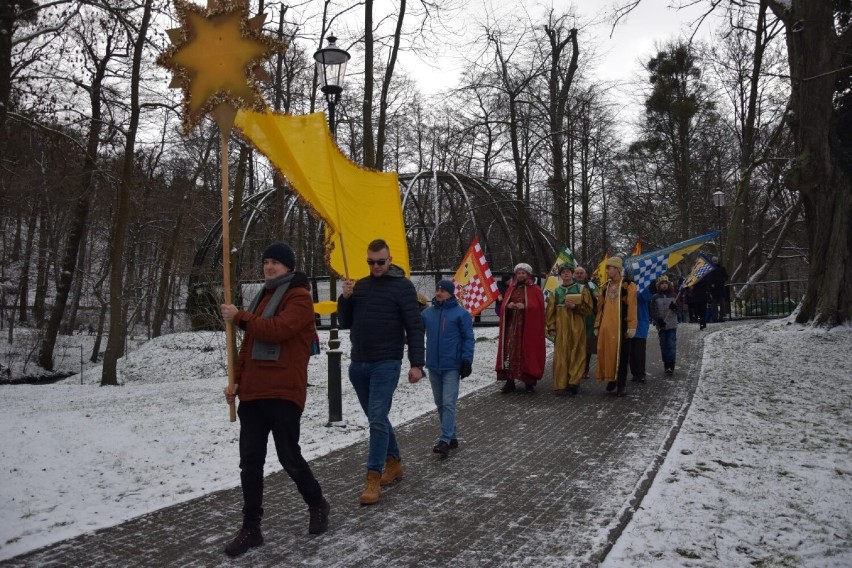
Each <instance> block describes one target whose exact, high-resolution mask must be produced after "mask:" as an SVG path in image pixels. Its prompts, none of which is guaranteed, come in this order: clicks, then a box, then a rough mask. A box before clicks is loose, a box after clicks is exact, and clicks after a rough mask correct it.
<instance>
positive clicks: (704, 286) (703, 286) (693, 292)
mask: <svg viewBox="0 0 852 568" xmlns="http://www.w3.org/2000/svg"><path fill="white" fill-rule="evenodd" d="M710 274H712V272H711V273H710ZM707 276H709V274H708V275H707ZM709 301H710V287H709V286H708V282H707V277H706V276H705V277H704V278H702V279H701V280H699V281H698V282H696V283H695V285H694V286H690V288H689V300H688V303H690V304H702V305H705V306H706V305H707V302H709Z"/></svg>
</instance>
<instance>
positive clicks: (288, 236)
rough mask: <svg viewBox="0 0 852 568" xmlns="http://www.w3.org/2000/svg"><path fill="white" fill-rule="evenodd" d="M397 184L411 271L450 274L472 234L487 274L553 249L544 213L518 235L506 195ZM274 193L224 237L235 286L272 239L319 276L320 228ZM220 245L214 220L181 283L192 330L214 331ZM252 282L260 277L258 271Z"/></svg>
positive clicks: (538, 262) (433, 175)
mask: <svg viewBox="0 0 852 568" xmlns="http://www.w3.org/2000/svg"><path fill="white" fill-rule="evenodd" d="M399 185H400V195H401V201H402V211H403V219H404V222H405V226H406V237H407V240H408V252H409V260H410V265H411V269H412V270H413V271H424V272H437V271H442V272H445V273H446V272H455V270H456V268H457V267H458V265H459V262H460V261H461V259H462V257H463V256H464V254H465V252H466V251H467V248H468V246H469V245H470V242H471V240H472V239H473V237H477V238H478V239H479V242H480V244H481V245H482V247H483V250H484V251H485V255H486V258H487V259H488V263H489V266H490V267H491V269H492V270H493V271H495V272H506V271H511V270H512V268H513V267H514V266H515V264H517V263H518V262H526V263H529V264H530V265H532V266H533V268H534V270H536V271H538V272H545V271H547V270H548V269H549V268H550V264H551V263H552V262H553V258H554V254H555V250H556V248H557V244H556V240H555V238H554V237H553V235H552V234H551V233H550V232H549V231H548V230H547V229H546V228H545V227H544V226H543V225H541V224H540V222H539V221H538V219H542V218H544V217H545V215H544V213H545V212H541V213H543V214H542V215H539V214H531V215H530V216H529V224H528V226H527V227H526V229H525V231H524V232H523V234H519V233H518V227H517V225H516V224H515V222H514V219H515V217H516V215H517V208H516V201H515V198H514V195H513V194H512V192H511V191H507V190H505V189H501V188H499V187H496V186H493V185H490V184H488V183H487V182H485V181H484V180H482V179H478V178H473V177H471V176H468V175H465V174H461V173H458V172H444V171H433V170H428V171H422V172H417V173H411V174H400V175H399ZM278 191H286V190H285V189H284V188H282V189H277V188H273V189H269V190H266V191H262V192H258V193H255V194H254V195H251V196H249V197H247V198H246V199H245V200H244V201H243V207H242V215H241V223H240V227H241V232H240V234H239V236H238V238H234V236H232V239H233V240H232V242H233V246H234V248H236V249H237V250H239V251H240V255H239V258H238V260H237V263H236V264H235V270H236V274H237V279H236V280H237V281H239V280H240V278H241V276H242V277H245V275H246V274H247V273H248V272H252V271H253V270H254V267H255V266H259V263H257V264H254V262H253V261H254V260H257V259H259V258H260V255H261V254H262V252H263V249H264V247H266V245H268V244H269V243H270V242H272V241H286V242H290V243H293V244H294V248H296V249H297V250H296V255H297V263H298V264H299V266H300V267H301V268H300V270H304V271H305V272H308V273H309V274H311V275H312V276H320V275H323V274H324V273H325V270H326V268H325V262H324V259H325V249H324V235H325V227H324V224H323V223H322V222H321V221H308V222H307V223H306V222H305V220H306V219H308V218H309V217H310V215H308V213H307V208H306V206H305V205H304V204H302V203H301V202H300V201H299V198H298V196H296V195H295V194H294V193H293V192H290V191H287V193H286V195H285V196H284V198H283V200H278V199H274V197H276V192H278ZM279 204H281V208H280V210H279V207H278V206H279ZM276 227H283V229H284V231H283V234H276ZM221 243H222V220H221V219H219V221H218V222H217V223H216V224H215V226H214V227H213V228H212V229H210V231H209V232H208V233H207V235H206V237H205V238H204V240H203V241H202V242H201V244H200V245H199V247H198V250H197V251H196V254H195V257H194V259H193V263H192V270H191V272H190V275H189V279H188V300H187V310H188V312H189V314H190V316H191V317H192V325H193V328H194V329H218V328H219V327H220V326H221V318H220V317H219V315H218V304H219V300H218V297H219V296H221V286H222V246H221ZM299 243H301V246H299ZM519 251H520V252H519ZM256 277H257V278H261V277H262V274H261V273H260V271H259V270H258V271H257V274H256Z"/></svg>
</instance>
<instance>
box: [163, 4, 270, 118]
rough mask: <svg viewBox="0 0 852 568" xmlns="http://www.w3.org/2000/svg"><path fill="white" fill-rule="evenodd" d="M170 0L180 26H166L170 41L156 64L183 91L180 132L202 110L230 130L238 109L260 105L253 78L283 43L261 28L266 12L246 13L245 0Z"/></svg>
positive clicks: (260, 107) (261, 74)
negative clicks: (201, 2)
mask: <svg viewBox="0 0 852 568" xmlns="http://www.w3.org/2000/svg"><path fill="white" fill-rule="evenodd" d="M174 4H175V10H176V12H177V16H178V19H179V20H180V22H181V26H180V27H179V28H175V29H172V30H168V31H167V32H166V33H168V35H169V39H171V40H172V47H170V48H169V49H168V50H166V51H165V52H163V53H162V54H161V55H160V57H158V58H157V64H158V65H161V66H163V67H165V68H167V69H169V70H171V71H172V72H173V73H174V78H173V79H172V83H171V84H170V85H169V86H170V87H180V88H181V89H182V90H183V92H184V99H183V130H184V132H189V131H190V130H192V128H193V127H194V126H195V125H196V124H197V123H198V121H199V120H200V119H201V117H202V116H204V115H205V114H207V113H212V114H213V117H214V119H216V121H217V122H218V123H219V128H221V129H223V130H227V131H230V128H231V126H232V124H233V119H234V116H235V115H236V112H237V109H240V108H250V109H254V110H261V111H262V110H264V108H265V103H264V101H263V97H262V96H261V94H260V89H259V88H258V86H257V82H256V79H267V78H268V76H267V75H266V72H265V71H264V69H263V67H262V66H261V65H262V63H263V62H264V61H265V60H266V59H267V58H268V57H269V56H270V55H272V54H273V53H276V52H279V51H283V50H284V49H286V47H287V44H286V43H285V42H282V41H279V40H276V39H273V38H270V37H267V36H265V35H263V34H262V33H261V31H260V30H261V28H262V26H263V22H264V20H265V19H266V15H265V14H260V15H258V16H255V17H254V18H251V19H249V18H248V15H247V14H248V7H249V3H248V0H225V1H218V2H215V1H214V0H210V1H209V2H208V6H207V9H204V8H202V7H201V6H198V5H196V4H193V3H191V2H188V1H186V0H174Z"/></svg>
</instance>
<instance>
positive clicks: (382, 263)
mask: <svg viewBox="0 0 852 568" xmlns="http://www.w3.org/2000/svg"><path fill="white" fill-rule="evenodd" d="M387 261H388V259H386V258H380V259H378V260H373V259H372V258H368V259H367V264H369V265H370V266H373V265H374V264H378V265H379V266H384V265H385V263H386V262H387Z"/></svg>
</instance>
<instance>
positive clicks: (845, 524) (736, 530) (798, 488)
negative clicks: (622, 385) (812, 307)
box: [604, 320, 852, 567]
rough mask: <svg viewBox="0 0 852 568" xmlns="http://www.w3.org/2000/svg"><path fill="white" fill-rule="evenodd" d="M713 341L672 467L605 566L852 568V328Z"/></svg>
mask: <svg viewBox="0 0 852 568" xmlns="http://www.w3.org/2000/svg"><path fill="white" fill-rule="evenodd" d="M788 321H789V320H784V321H774V322H769V323H746V324H743V325H741V326H738V327H734V328H730V329H727V330H724V331H720V332H718V333H714V334H712V335H710V336H708V338H707V339H706V340H705V347H704V360H703V368H702V374H701V381H700V383H699V385H698V390H697V391H696V393H695V398H694V399H693V403H692V406H691V408H690V410H689V413H688V414H687V416H686V420H685V421H684V423H683V426H682V428H681V431H680V433H679V434H678V436H677V438H676V440H675V442H674V444H673V446H672V448H671V450H670V452H669V455H668V456H667V457H666V460H665V463H664V464H663V465H662V467H661V469H660V471H659V473H658V474H657V476H656V479H655V481H654V484H653V485H652V487H651V489H650V490H649V492H648V494H647V495H646V497H645V499H644V500H643V502H642V505H641V507H640V508H639V510H638V511H637V512H636V513H635V514H634V516H633V520H632V521H631V523H630V524H629V525H628V527H627V529H626V530H625V532H624V533H623V534H622V535H621V537H620V538H619V540H618V542H617V543H616V545H615V547H614V548H613V549H612V551H611V552H610V554H609V556H608V557H607V559H606V562H605V563H604V566H606V567H614V566H629V567H642V566H714V567H715V566H852V380H850V379H852V357H850V353H852V328H850V327H843V328H835V329H832V330H820V329H811V328H805V327H800V326H798V325H796V324H794V323H788Z"/></svg>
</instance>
